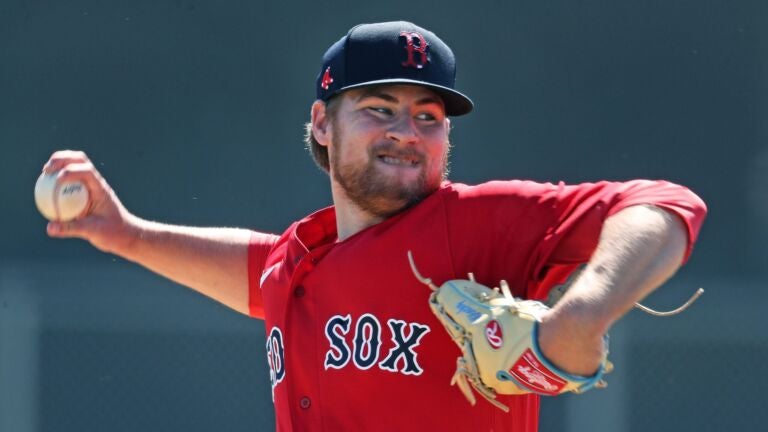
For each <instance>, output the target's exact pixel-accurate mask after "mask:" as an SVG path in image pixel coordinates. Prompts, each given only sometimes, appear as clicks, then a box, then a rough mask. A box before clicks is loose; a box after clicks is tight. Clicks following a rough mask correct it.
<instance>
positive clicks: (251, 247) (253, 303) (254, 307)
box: [248, 231, 279, 319]
mask: <svg viewBox="0 0 768 432" xmlns="http://www.w3.org/2000/svg"><path fill="white" fill-rule="evenodd" d="M278 239H279V237H278V236H276V235H273V234H265V233H260V232H255V231H254V232H252V233H251V238H250V241H249V243H248V305H249V310H250V316H251V317H253V318H260V319H264V302H263V301H262V298H261V287H260V279H261V273H262V272H263V271H264V267H265V265H266V262H267V257H268V256H269V252H270V250H272V248H273V247H274V245H275V244H276V243H277V240H278Z"/></svg>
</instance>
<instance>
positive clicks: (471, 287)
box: [408, 251, 612, 411]
mask: <svg viewBox="0 0 768 432" xmlns="http://www.w3.org/2000/svg"><path fill="white" fill-rule="evenodd" d="M408 260H409V261H410V264H411V269H412V270H413V273H414V275H415V276H416V278H417V279H418V280H419V281H420V282H422V283H423V284H425V285H427V286H429V287H430V288H431V289H432V290H433V293H432V295H431V296H430V299H429V305H430V307H431V309H432V312H434V314H435V315H436V316H437V318H438V319H439V320H440V322H442V323H443V325H444V326H445V328H446V330H447V331H448V334H449V335H450V336H451V338H453V340H454V342H456V344H457V345H458V346H459V348H460V349H461V352H462V356H461V357H459V358H458V360H457V367H456V373H455V374H454V376H453V378H452V380H451V384H452V385H453V384H456V385H458V387H459V389H460V390H461V391H462V393H464V396H466V398H467V400H469V402H470V403H471V404H473V405H474V404H475V396H474V394H473V393H472V390H471V388H474V389H475V390H476V391H477V392H478V393H480V395H482V396H483V397H484V398H485V399H486V400H488V401H489V402H490V403H491V404H493V405H494V406H496V407H498V408H500V409H502V410H504V411H509V409H508V407H506V406H505V405H504V404H502V403H501V402H499V401H498V400H496V395H497V394H526V393H536V394H539V395H549V396H553V395H558V394H561V393H565V392H574V393H581V392H584V391H586V390H589V389H590V388H592V387H605V385H606V384H605V382H604V381H603V380H602V378H603V375H604V374H605V373H608V372H610V371H611V369H612V365H611V363H610V362H609V361H608V359H607V355H608V353H607V351H606V352H605V353H604V356H603V359H602V362H601V364H600V367H599V368H598V370H597V372H596V373H595V374H594V375H593V376H590V377H584V376H578V375H573V374H569V373H567V372H565V371H563V370H561V369H559V368H558V367H557V366H555V365H553V364H552V363H550V362H549V361H548V360H547V359H546V358H544V356H543V354H542V353H541V350H540V349H539V344H538V326H539V322H540V321H541V317H542V315H543V314H545V313H546V312H547V311H548V310H549V307H547V306H546V305H544V304H543V303H541V302H538V301H534V300H521V299H516V298H514V297H513V296H512V294H511V293H510V291H509V287H508V286H507V283H506V282H505V281H501V288H500V289H499V288H494V289H490V288H488V287H486V286H483V285H481V284H479V283H477V282H475V280H474V276H473V275H472V274H471V273H470V274H469V275H468V276H469V279H468V280H464V279H454V280H449V281H447V282H445V283H443V284H442V285H441V286H439V287H438V286H436V285H435V284H433V283H432V280H431V279H428V278H425V277H423V276H421V274H420V273H419V271H418V269H417V268H416V264H415V263H414V261H413V255H412V254H411V252H410V251H409V252H408ZM606 346H607V344H606Z"/></svg>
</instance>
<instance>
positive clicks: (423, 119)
mask: <svg viewBox="0 0 768 432" xmlns="http://www.w3.org/2000/svg"><path fill="white" fill-rule="evenodd" d="M340 97H342V100H341V101H339V103H340V104H341V105H340V106H339V108H338V111H337V113H336V115H335V116H334V117H333V121H332V122H331V126H332V129H333V138H332V139H331V143H330V145H329V148H328V152H329V158H330V174H331V177H332V179H333V180H334V182H335V183H336V186H338V187H339V188H340V189H341V190H342V191H343V193H344V194H345V195H346V197H347V198H349V200H350V201H351V202H352V203H354V204H355V205H356V206H357V207H359V208H360V209H361V210H363V211H365V212H367V213H369V214H371V215H374V216H377V217H388V216H391V215H393V214H395V213H398V212H400V211H402V210H404V209H406V208H408V207H410V206H412V205H414V204H416V203H418V202H419V201H421V200H422V199H424V198H425V197H426V196H428V195H429V194H430V193H432V192H434V191H436V190H437V189H438V188H439V187H440V182H441V180H442V179H443V178H444V176H445V174H446V167H447V163H448V149H449V144H448V132H449V121H448V119H447V118H446V116H445V109H444V107H443V102H442V99H440V97H439V96H438V95H437V94H436V93H434V92H432V91H430V90H428V89H426V88H424V87H419V86H411V85H394V86H377V87H366V88H362V89H355V90H350V91H347V92H345V93H344V94H342V95H341V96H340Z"/></svg>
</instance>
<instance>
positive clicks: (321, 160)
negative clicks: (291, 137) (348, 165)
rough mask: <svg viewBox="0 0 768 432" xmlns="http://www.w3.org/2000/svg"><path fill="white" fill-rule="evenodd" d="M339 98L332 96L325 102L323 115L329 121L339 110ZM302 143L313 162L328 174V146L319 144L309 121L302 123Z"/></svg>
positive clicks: (329, 168)
mask: <svg viewBox="0 0 768 432" xmlns="http://www.w3.org/2000/svg"><path fill="white" fill-rule="evenodd" d="M340 100H341V98H340V97H338V96H334V97H332V98H331V99H329V100H328V101H327V102H325V117H326V118H327V119H328V122H329V123H331V122H333V120H334V118H335V117H336V113H337V112H338V111H339V105H341V104H340V103H339V102H340ZM304 145H305V146H306V148H307V150H308V151H309V154H311V155H312V159H313V160H314V161H315V164H316V165H317V166H318V167H319V168H320V169H322V170H323V171H325V173H326V174H328V173H329V172H330V170H331V163H330V161H329V159H328V147H326V146H324V145H321V144H320V143H319V142H317V140H316V139H315V136H314V135H313V134H312V122H311V121H309V122H307V123H306V124H305V125H304Z"/></svg>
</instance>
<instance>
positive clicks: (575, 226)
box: [44, 22, 706, 432]
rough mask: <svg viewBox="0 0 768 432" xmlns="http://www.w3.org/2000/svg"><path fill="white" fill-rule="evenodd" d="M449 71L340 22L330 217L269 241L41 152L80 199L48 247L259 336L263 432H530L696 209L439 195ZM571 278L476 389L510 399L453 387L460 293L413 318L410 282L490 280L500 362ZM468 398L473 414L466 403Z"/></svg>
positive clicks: (521, 192)
mask: <svg viewBox="0 0 768 432" xmlns="http://www.w3.org/2000/svg"><path fill="white" fill-rule="evenodd" d="M455 72H456V65H455V59H454V55H453V53H452V51H451V50H450V48H449V47H448V46H447V45H446V44H445V43H444V42H443V41H442V40H441V39H440V38H438V37H437V36H436V35H435V34H434V33H432V32H430V31H429V30H426V29H424V28H421V27H419V26H416V25H414V24H412V23H408V22H387V23H377V24H363V25H359V26H356V27H354V28H352V29H351V30H350V31H349V32H348V33H347V34H346V35H345V36H343V37H342V38H341V39H340V40H339V41H338V42H336V43H335V44H333V45H332V46H331V47H330V48H329V49H328V51H327V52H326V53H325V55H324V57H323V60H322V66H321V68H320V71H319V74H318V77H317V83H316V89H317V100H316V101H315V102H314V103H313V105H312V109H311V123H309V124H308V126H307V141H308V147H309V149H310V150H311V153H312V156H313V158H314V159H315V161H316V162H317V164H318V165H319V166H320V167H321V168H322V169H323V170H325V171H326V172H327V173H328V175H329V179H330V186H331V191H332V196H333V206H331V207H328V208H325V209H321V210H319V211H317V212H315V213H313V214H311V215H309V216H307V217H305V218H304V219H301V220H299V221H297V222H295V223H293V224H292V225H290V226H289V227H288V229H287V230H285V232H284V233H282V234H281V235H274V234H268V233H262V232H253V231H250V230H244V229H230V228H193V227H183V226H174V225H165V224H161V223H155V222H150V221H147V220H144V219H141V218H139V217H137V216H135V215H133V214H132V213H130V212H129V211H128V210H127V209H126V208H125V207H124V206H123V205H122V204H121V203H120V200H119V199H118V197H117V196H116V195H115V193H114V192H113V190H112V189H111V188H110V186H109V185H108V184H107V183H106V181H105V180H104V179H103V178H102V176H101V175H100V173H99V172H98V171H97V170H96V169H95V168H94V166H93V164H92V163H91V162H90V161H89V159H88V157H87V156H86V155H85V154H83V153H81V152H76V151H60V152H56V153H54V154H53V156H52V157H51V159H50V160H49V161H48V163H47V164H46V165H45V167H44V170H46V171H48V172H54V171H59V172H60V175H59V181H60V182H62V181H73V180H79V181H82V182H84V183H85V185H86V186H87V187H88V189H89V190H90V193H91V199H92V202H91V208H90V211H89V213H88V215H87V216H85V217H83V218H81V219H78V220H75V221H73V222H68V223H57V222H51V223H50V224H49V225H48V233H49V235H51V236H53V237H79V238H83V239H86V240H88V241H89V242H91V243H92V244H93V245H94V246H95V247H97V248H99V249H101V250H103V251H106V252H111V253H114V254H117V255H120V256H122V257H124V258H126V259H128V260H131V261H134V262H137V263H139V264H141V265H143V266H145V267H147V268H149V269H151V270H153V271H155V272H157V273H159V274H161V275H163V276H165V277H168V278H170V279H172V280H174V281H176V282H178V283H181V284H183V285H186V286H189V287H191V288H193V289H195V290H197V291H199V292H201V293H203V294H205V295H207V296H210V297H212V298H213V299H215V300H217V301H220V302H221V303H224V304H225V305H227V306H229V307H231V308H232V309H235V310H236V311H239V312H241V313H244V314H248V315H250V316H252V317H254V318H258V319H263V320H264V321H265V324H266V355H267V357H268V364H269V368H270V370H269V374H270V378H271V385H272V388H271V393H272V398H273V401H274V406H275V411H276V421H277V429H278V430H281V431H289V430H323V431H360V430H382V431H394V430H402V431H407V430H414V431H424V430H457V431H466V430H473V431H491V430H493V431H518V432H533V431H536V430H537V428H538V420H537V418H538V410H539V397H540V396H539V395H541V394H545V395H546V394H552V395H555V394H559V393H561V392H562V391H564V390H565V389H566V388H571V387H567V385H570V384H569V383H576V384H574V386H575V387H572V388H574V389H577V390H580V391H581V390H585V389H586V388H588V387H591V386H592V385H594V384H595V383H596V380H597V378H598V376H602V373H603V372H604V371H605V369H606V365H607V362H606V353H607V346H606V338H605V335H606V334H607V333H608V330H609V329H610V328H611V326H612V324H614V323H615V322H616V321H617V320H618V319H619V318H620V317H621V316H622V315H624V314H625V313H626V312H627V311H628V310H630V309H631V308H632V307H633V305H634V304H635V303H636V302H638V301H640V300H641V299H642V298H644V297H645V296H646V295H648V294H649V293H650V292H652V291H653V290H654V289H655V288H657V287H658V286H659V285H661V284H662V283H663V282H664V281H665V280H667V279H668V278H669V277H670V276H671V275H672V274H673V273H674V272H675V271H676V270H677V269H678V267H679V266H680V265H681V264H682V263H683V262H685V261H686V260H687V258H688V256H689V255H690V253H691V249H692V247H693V244H694V241H695V239H696V237H697V234H698V232H699V228H700V226H701V224H702V222H703V219H704V216H705V213H706V207H705V205H704V203H703V202H702V201H701V200H700V199H699V198H698V197H697V196H696V195H695V194H693V193H692V192H691V191H689V190H688V189H686V188H684V187H682V186H678V185H675V184H672V183H669V182H666V181H650V180H634V181H627V182H606V181H602V182H597V183H586V184H577V185H565V184H562V183H559V184H550V183H535V182H531V181H517V180H513V181H493V182H488V183H483V184H479V185H465V184H459V183H452V182H450V181H448V180H447V179H446V165H447V162H448V149H449V139H448V138H449V130H450V117H451V116H460V115H464V114H467V113H469V112H470V111H471V110H472V108H473V104H472V102H471V100H470V99H469V98H468V97H467V96H465V95H464V94H462V93H460V92H459V91H457V90H456V89H455V88H454V84H455ZM409 251H410V252H411V254H412V257H413V262H414V264H415V266H414V267H412V266H411V265H410V263H409V260H408V252H409ZM577 267H583V270H582V271H581V272H580V273H579V274H578V276H577V277H573V278H571V281H570V288H569V290H568V291H567V292H565V294H564V295H563V296H562V298H560V300H559V301H558V302H557V303H555V304H554V305H552V304H550V305H549V306H551V307H547V306H542V307H541V308H539V309H537V311H539V312H536V313H533V314H529V317H531V316H532V317H534V318H531V320H532V322H534V324H533V326H532V327H524V326H522V327H520V328H525V330H524V332H527V334H528V336H526V338H527V340H529V342H526V343H528V345H527V348H525V353H526V354H525V356H519V357H518V356H517V355H515V356H514V359H513V360H514V361H515V366H514V367H512V366H510V367H509V368H507V369H508V370H500V371H499V373H496V374H495V375H496V376H498V377H499V379H502V378H504V379H507V380H508V382H510V383H513V384H514V388H515V389H517V390H519V391H511V392H510V391H503V389H502V388H501V387H498V388H497V387H495V386H494V385H493V383H488V382H486V381H487V380H486V379H483V378H477V376H476V375H473V373H472V370H474V369H473V367H474V366H473V365H474V364H475V363H478V364H480V363H481V362H482V361H483V359H480V358H479V357H480V352H481V349H480V347H479V345H477V344H479V343H480V342H478V341H477V340H476V341H475V342H474V343H475V345H474V349H470V350H466V349H465V348H466V346H468V345H467V340H466V338H465V336H466V335H467V334H468V333H467V330H466V329H461V328H459V327H461V326H462V325H463V326H464V327H466V326H468V325H470V323H476V322H479V321H481V320H482V319H484V318H483V317H485V316H486V315H489V314H490V312H488V313H486V312H485V311H490V310H491V309H482V308H481V307H480V306H477V304H475V303H473V302H472V301H471V300H472V299H471V298H470V297H472V296H471V295H470V296H465V297H463V298H465V299H466V302H465V301H464V300H462V301H459V302H458V303H455V302H454V303H455V304H451V305H446V306H445V307H443V306H438V307H434V308H433V306H435V305H436V304H437V303H439V301H443V302H444V303H448V302H449V301H448V300H445V298H443V299H442V300H440V298H438V299H437V300H434V297H432V291H431V290H430V289H428V288H427V287H425V285H424V283H426V282H425V277H426V276H428V277H429V280H428V281H434V285H435V286H437V285H440V284H442V283H443V282H446V281H449V282H448V283H446V284H445V286H448V285H451V286H458V285H456V283H455V282H456V281H459V282H460V283H459V285H460V284H465V285H466V286H469V285H468V284H469V282H468V276H467V275H468V274H469V273H472V274H473V279H474V281H475V282H476V283H477V284H482V285H484V286H488V287H492V286H495V285H499V281H501V280H505V281H506V284H504V285H503V291H504V296H502V295H501V294H500V293H501V291H493V290H488V291H487V292H485V293H480V294H479V295H478V298H480V299H483V298H486V297H487V298H494V296H496V297H498V298H497V299H496V300H493V301H492V302H490V303H492V304H494V305H501V306H500V307H502V309H503V311H502V312H503V313H502V314H501V315H498V316H497V320H496V321H488V324H487V325H486V327H485V330H484V334H482V335H480V337H481V339H483V340H486V341H488V343H490V344H491V346H492V347H493V349H499V351H502V349H500V347H501V348H503V346H504V343H505V338H507V337H508V336H509V333H510V332H517V331H518V330H517V329H516V327H514V325H513V326H512V327H509V326H508V327H504V328H501V327H497V324H498V322H502V321H503V320H504V319H506V318H504V317H506V316H512V315H513V314H512V312H510V311H512V310H513V308H512V306H510V305H512V304H514V303H513V302H514V301H517V300H516V299H529V300H536V301H537V302H532V303H535V304H540V303H539V302H538V301H540V302H545V301H546V300H547V298H548V296H549V294H550V291H551V290H552V288H553V287H555V286H557V285H559V284H562V283H563V282H564V281H566V280H567V279H568V278H569V276H571V275H572V274H573V273H574V270H575V269H576V268H577ZM416 268H418V270H416ZM421 275H423V276H421ZM450 281H453V282H450ZM422 282H424V283H422ZM475 282H472V283H475ZM465 285H462V286H465ZM457 292H458V291H457ZM488 293H490V294H488ZM461 295H465V294H461ZM431 299H433V300H434V301H433V300H431ZM494 302H495V303H494ZM478 304H479V303H478ZM494 307H496V306H494ZM451 308H452V310H453V312H452V315H451V317H452V318H445V315H446V313H445V311H446V310H449V309H451ZM504 308H507V309H504ZM493 310H496V309H493ZM504 311H506V312H504ZM495 313H496V312H493V314H495ZM440 314H442V317H441V316H440ZM449 315H450V314H449ZM494 322H496V323H497V324H493V323H494ZM462 323H464V324H462ZM457 328H458V330H456V329H457ZM455 332H458V333H455ZM480 333H483V332H480ZM456 334H458V335H459V336H458V339H456ZM462 335H464V336H462ZM456 341H461V342H460V345H461V344H462V343H463V344H464V348H462V347H461V346H460V347H457V345H456V343H454V342H456ZM470 345H471V344H470ZM470 347H471V346H470ZM489 352H490V353H491V354H488V355H490V356H493V355H495V354H493V353H494V351H493V350H491V351H489ZM473 354H476V355H477V356H478V358H477V359H471V360H472V361H471V362H468V358H467V357H471V356H472V355H473ZM483 355H484V356H485V354H483ZM457 358H459V363H458V366H459V369H458V371H457ZM521 362H523V363H524V364H523V363H521ZM518 372H519V373H520V374H523V375H524V376H523V375H520V374H519V373H518ZM521 376H522V378H521ZM515 377H516V378H515ZM467 378H469V382H470V384H472V388H469V387H467V386H466V385H464V386H462V383H464V384H466V382H467ZM452 381H453V382H454V383H457V384H459V386H462V387H463V390H465V391H464V392H462V391H458V390H457V389H456V387H452V386H451V383H452ZM586 383H588V384H589V385H587V384H586ZM468 388H469V390H467V389H468ZM482 389H486V390H485V391H486V393H487V394H485V393H484V394H483V395H484V396H486V398H488V399H489V401H493V403H486V402H485V401H484V400H482V399H480V400H478V401H477V403H475V404H474V405H472V404H471V403H469V402H468V400H467V399H468V398H469V399H472V398H473V396H472V395H473V394H477V392H480V391H481V390H482ZM462 393H465V394H462ZM466 393H469V395H467V394H466ZM497 393H498V394H497ZM465 396H466V397H465ZM500 407H503V408H504V409H499V408H500Z"/></svg>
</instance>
